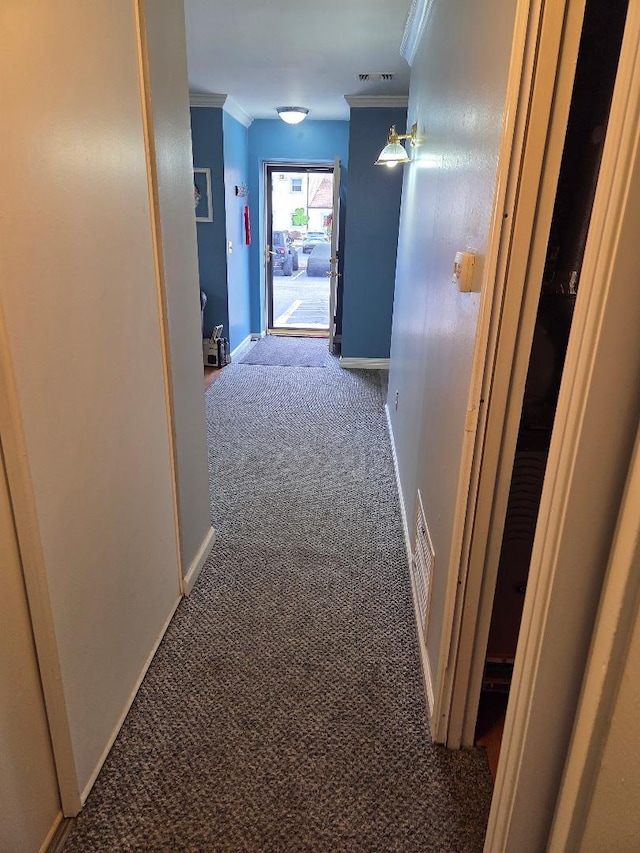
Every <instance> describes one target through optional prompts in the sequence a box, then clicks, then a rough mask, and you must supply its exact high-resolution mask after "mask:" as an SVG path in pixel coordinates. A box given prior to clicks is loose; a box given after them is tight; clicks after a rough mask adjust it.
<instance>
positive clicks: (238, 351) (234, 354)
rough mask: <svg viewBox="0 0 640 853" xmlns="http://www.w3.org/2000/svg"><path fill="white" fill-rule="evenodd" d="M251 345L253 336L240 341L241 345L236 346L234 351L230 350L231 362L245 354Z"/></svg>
mask: <svg viewBox="0 0 640 853" xmlns="http://www.w3.org/2000/svg"><path fill="white" fill-rule="evenodd" d="M252 343H253V336H252V335H247V337H246V338H245V339H244V340H243V341H242V343H240V344H238V346H237V347H236V348H235V349H232V350H231V361H233V360H234V359H236V358H239V357H240V356H242V355H244V354H245V352H246V351H247V350H248V349H249V347H250V346H251V344H252Z"/></svg>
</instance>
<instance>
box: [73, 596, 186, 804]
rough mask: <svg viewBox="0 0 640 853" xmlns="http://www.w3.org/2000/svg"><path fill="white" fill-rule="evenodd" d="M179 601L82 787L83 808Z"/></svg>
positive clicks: (81, 800)
mask: <svg viewBox="0 0 640 853" xmlns="http://www.w3.org/2000/svg"><path fill="white" fill-rule="evenodd" d="M181 600H182V596H179V597H178V598H177V599H176V602H175V604H174V605H173V606H172V607H171V609H170V611H169V615H168V617H167V619H166V621H165V623H164V625H163V626H162V628H161V629H160V633H159V635H158V638H157V640H156V641H155V643H154V644H153V648H152V649H151V652H150V653H149V656H148V657H147V660H146V661H145V663H144V666H143V667H142V671H141V672H140V675H139V676H138V678H137V680H136V683H135V685H134V687H133V690H132V691H131V693H130V694H129V698H128V699H127V701H126V702H125V706H124V709H123V711H122V713H121V714H120V717H119V718H118V722H117V723H116V725H115V726H114V729H113V731H112V732H111V737H110V738H109V740H108V741H107V745H106V746H105V748H104V750H103V752H102V755H101V756H100V758H99V759H98V761H97V763H96V766H95V768H94V770H93V773H92V774H91V776H90V777H89V781H88V782H87V784H86V785H85V787H84V790H83V791H82V793H81V794H80V802H81V803H82V805H83V806H84V804H85V803H86V801H87V797H88V796H89V794H90V792H91V789H92V788H93V785H94V782H95V781H96V779H97V778H98V773H100V771H101V770H102V765H103V764H104V762H105V761H106V758H107V755H109V752H110V750H111V747H112V746H113V744H114V741H115V739H116V738H117V737H118V733H119V731H120V729H121V728H122V724H123V723H124V721H125V718H126V716H127V714H128V713H129V709H130V708H131V705H132V704H133V700H134V699H135V698H136V693H137V692H138V690H139V689H140V685H141V684H142V681H143V679H144V677H145V675H146V674H147V670H148V669H149V666H150V665H151V661H152V660H153V656H154V655H155V653H156V652H157V651H158V646H159V645H160V643H161V641H162V638H163V637H164V635H165V633H166V630H167V628H168V627H169V624H170V622H171V620H172V619H173V614H174V613H175V612H176V609H177V607H178V605H179V604H180V602H181Z"/></svg>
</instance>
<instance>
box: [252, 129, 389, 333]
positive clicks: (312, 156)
mask: <svg viewBox="0 0 640 853" xmlns="http://www.w3.org/2000/svg"><path fill="white" fill-rule="evenodd" d="M336 157H339V158H340V163H341V166H342V169H343V173H344V174H343V180H344V182H345V184H346V177H347V176H346V169H347V163H348V161H349V122H346V121H313V120H310V119H307V120H306V121H304V122H302V124H298V125H288V124H285V123H284V122H283V121H281V120H280V119H258V120H257V121H254V122H253V124H252V125H251V127H250V128H249V190H250V206H251V230H252V246H251V253H250V256H251V260H250V275H251V331H252V332H255V333H258V332H260V331H262V330H264V328H265V306H264V304H263V303H264V284H265V283H264V265H263V257H262V242H263V235H264V227H265V223H264V187H263V185H262V184H263V181H262V171H263V164H264V163H265V162H267V163H280V162H304V163H310V164H313V163H326V162H333V160H334V159H335V158H336ZM341 195H342V194H341ZM341 219H342V217H341ZM396 232H397V229H396ZM343 233H344V229H343Z"/></svg>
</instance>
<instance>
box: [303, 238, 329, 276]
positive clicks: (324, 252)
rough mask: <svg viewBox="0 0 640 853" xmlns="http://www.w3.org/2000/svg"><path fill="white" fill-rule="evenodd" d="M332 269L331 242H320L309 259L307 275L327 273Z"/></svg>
mask: <svg viewBox="0 0 640 853" xmlns="http://www.w3.org/2000/svg"><path fill="white" fill-rule="evenodd" d="M330 269H331V243H318V245H317V246H314V248H313V249H312V250H311V254H310V255H309V260H308V261H307V276H311V277H315V276H322V275H327V273H328V272H329V270H330Z"/></svg>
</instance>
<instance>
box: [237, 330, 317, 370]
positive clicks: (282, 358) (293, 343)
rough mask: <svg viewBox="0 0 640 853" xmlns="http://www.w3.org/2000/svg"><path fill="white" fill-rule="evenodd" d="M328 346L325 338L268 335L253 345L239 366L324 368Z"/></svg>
mask: <svg viewBox="0 0 640 853" xmlns="http://www.w3.org/2000/svg"><path fill="white" fill-rule="evenodd" d="M328 361H329V346H328V341H327V339H326V338H295V337H294V338H287V337H279V336H277V335H268V336H267V337H266V338H262V340H259V341H258V342H257V343H255V344H254V345H253V346H252V347H251V349H250V350H249V352H248V353H247V354H246V355H245V356H244V357H243V358H242V359H240V364H263V365H269V366H271V367H326V365H327V363H328Z"/></svg>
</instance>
